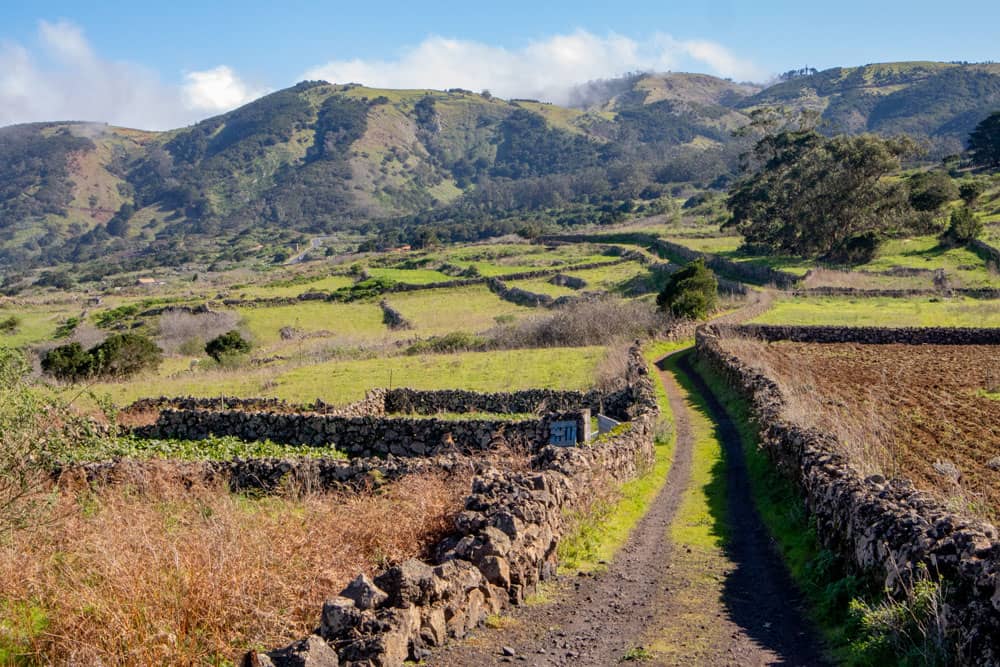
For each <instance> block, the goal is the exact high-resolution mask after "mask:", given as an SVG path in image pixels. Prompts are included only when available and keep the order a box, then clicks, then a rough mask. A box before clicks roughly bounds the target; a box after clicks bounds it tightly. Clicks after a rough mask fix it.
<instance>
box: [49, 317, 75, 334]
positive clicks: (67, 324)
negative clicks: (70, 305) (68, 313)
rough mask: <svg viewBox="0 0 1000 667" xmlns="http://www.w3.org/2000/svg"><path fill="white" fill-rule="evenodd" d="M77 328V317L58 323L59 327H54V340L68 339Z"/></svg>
mask: <svg viewBox="0 0 1000 667" xmlns="http://www.w3.org/2000/svg"><path fill="white" fill-rule="evenodd" d="M78 326H80V318H79V317H68V318H66V320H64V321H63V322H60V323H59V326H57V327H56V332H55V335H54V337H55V338H56V340H59V339H61V338H69V337H70V336H71V335H72V334H73V332H74V331H76V328H77V327H78Z"/></svg>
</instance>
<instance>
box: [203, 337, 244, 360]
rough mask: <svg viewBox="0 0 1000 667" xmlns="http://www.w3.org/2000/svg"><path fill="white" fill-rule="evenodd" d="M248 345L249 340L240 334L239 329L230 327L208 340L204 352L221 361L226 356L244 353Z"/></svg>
mask: <svg viewBox="0 0 1000 667" xmlns="http://www.w3.org/2000/svg"><path fill="white" fill-rule="evenodd" d="M250 347H251V345H250V341H248V340H247V339H246V338H244V337H243V336H241V335H240V332H239V331H237V330H236V329H232V330H230V331H227V332H226V333H224V334H222V335H221V336H217V337H215V338H213V339H212V340H210V341H208V345H206V346H205V353H206V354H207V355H208V356H210V357H212V358H213V359H215V360H216V361H218V362H220V363H221V362H222V361H223V360H224V359H226V358H232V357H236V356H238V355H241V354H246V353H247V352H249V351H250Z"/></svg>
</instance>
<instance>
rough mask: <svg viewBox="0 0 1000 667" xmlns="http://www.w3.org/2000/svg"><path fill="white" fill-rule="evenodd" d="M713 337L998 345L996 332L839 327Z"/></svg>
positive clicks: (736, 329)
mask: <svg viewBox="0 0 1000 667" xmlns="http://www.w3.org/2000/svg"><path fill="white" fill-rule="evenodd" d="M712 330H713V332H714V333H715V334H716V335H722V336H742V337H745V338H756V339H758V340H763V341H767V342H776V341H782V340H787V341H791V342H794V343H864V344H868V345H890V344H893V343H900V344H904V345H1000V328H998V329H987V328H965V327H840V326H782V325H768V324H741V325H716V326H714V327H713V329H712Z"/></svg>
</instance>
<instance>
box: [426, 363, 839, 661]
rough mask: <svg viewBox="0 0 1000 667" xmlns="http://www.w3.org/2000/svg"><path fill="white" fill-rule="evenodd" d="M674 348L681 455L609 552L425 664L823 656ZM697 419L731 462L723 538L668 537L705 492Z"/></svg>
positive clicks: (728, 431)
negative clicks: (596, 567)
mask: <svg viewBox="0 0 1000 667" xmlns="http://www.w3.org/2000/svg"><path fill="white" fill-rule="evenodd" d="M678 354H679V356H678V358H677V361H676V364H669V363H668V362H667V360H666V359H663V360H661V361H660V362H659V363H658V367H659V369H660V371H659V376H660V380H661V381H662V382H663V385H664V387H665V389H666V391H667V396H668V398H669V400H670V403H671V406H672V409H673V413H674V420H675V428H676V432H677V441H676V446H675V448H674V453H673V462H672V465H671V468H670V471H669V474H668V478H667V481H666V483H665V485H664V486H663V488H662V490H661V491H660V493H659V494H658V496H657V497H656V499H655V500H654V501H653V503H652V504H651V506H650V508H649V510H648V512H647V513H646V515H645V516H644V517H643V518H642V519H641V520H640V521H639V523H638V524H637V525H636V526H635V528H634V529H633V531H632V533H631V534H630V536H629V539H628V541H627V542H626V544H625V545H624V547H623V548H622V549H621V550H620V552H619V553H618V555H617V556H616V557H615V559H614V560H613V562H611V563H609V564H608V566H607V569H606V570H605V571H603V572H600V573H597V574H595V575H588V576H579V577H574V578H571V579H568V580H567V579H566V578H564V579H563V580H562V581H561V582H560V584H559V585H558V586H557V587H556V591H555V592H554V593H553V594H552V596H551V597H552V599H551V600H549V601H546V602H545V603H540V604H534V605H528V606H524V607H522V608H519V609H517V610H515V611H514V612H513V614H512V616H511V618H510V622H509V624H506V625H505V627H501V628H494V629H484V630H482V631H480V632H479V633H477V635H476V636H474V637H472V638H470V639H467V640H465V641H463V642H460V643H457V644H454V645H451V646H448V647H446V648H444V649H442V650H440V651H438V652H436V653H435V654H434V655H433V656H432V657H431V658H430V659H428V660H427V661H426V664H428V665H440V666H446V667H458V666H465V665H500V664H507V663H521V664H529V665H539V666H550V667H554V666H564V665H572V666H573V667H605V666H609V665H615V664H617V663H619V662H621V661H622V660H623V658H625V656H626V655H631V656H632V657H633V658H640V657H641V658H643V659H644V660H646V664H663V665H668V664H670V665H673V664H677V665H680V664H684V665H692V664H697V665H821V664H823V663H824V659H823V656H822V652H821V649H820V643H819V641H818V640H817V638H816V635H815V633H814V632H813V631H812V629H811V628H810V627H809V624H808V623H807V622H806V621H805V619H804V617H803V616H802V613H801V606H800V599H799V595H798V593H797V591H796V588H795V586H794V585H793V583H792V581H791V579H790V577H789V575H788V573H787V571H786V570H785V568H784V565H783V564H782V562H781V559H780V557H779V556H778V555H777V554H776V553H775V552H774V550H773V548H772V545H771V542H770V538H769V537H768V534H767V531H766V529H765V528H764V526H763V524H762V523H761V520H760V518H759V516H758V515H757V512H756V509H755V508H754V505H753V502H752V498H751V495H750V487H749V481H748V479H747V471H746V466H745V462H744V459H743V451H742V446H741V441H740V438H739V434H738V432H737V430H736V428H735V426H734V425H733V423H732V422H731V421H730V419H729V417H728V416H727V415H726V413H725V410H724V409H723V408H722V405H721V404H720V403H719V401H718V400H717V399H716V397H715V396H713V395H712V394H711V392H710V390H709V389H708V387H707V386H706V385H705V383H704V381H703V380H702V379H701V377H699V376H698V375H697V373H696V372H695V371H694V369H693V368H692V367H691V365H690V353H689V352H687V351H684V352H681V353H678ZM685 387H687V388H685ZM690 391H693V392H696V393H697V394H699V395H700V396H701V397H702V399H703V403H696V402H693V401H692V395H691V393H689V392H690ZM699 419H700V420H703V421H702V423H703V424H705V423H710V424H711V423H714V431H715V433H714V435H715V437H716V439H717V440H718V441H719V443H720V445H721V448H722V452H723V461H724V462H725V465H724V471H713V473H715V474H718V473H719V472H721V474H722V476H724V479H725V489H726V491H725V496H724V499H725V504H726V508H725V510H723V514H724V515H725V516H724V518H723V517H716V520H717V521H720V520H721V521H724V522H725V523H726V525H727V526H728V529H727V531H726V537H727V539H726V540H725V543H724V546H707V547H706V546H704V545H694V546H687V545H685V544H682V543H675V541H674V539H673V538H672V536H671V532H672V527H673V524H674V523H675V521H676V520H677V517H678V511H679V509H680V508H681V507H682V505H683V504H684V502H685V499H686V498H688V497H689V496H690V495H691V494H698V493H705V489H704V488H699V487H698V486H697V485H696V484H694V483H693V481H692V468H693V466H694V465H695V461H694V452H695V444H696V437H699V436H698V434H697V433H696V429H695V428H694V426H693V424H694V422H695V420H699ZM706 420H707V421H706ZM645 647H651V649H652V650H649V649H647V648H645ZM505 649H506V651H505ZM505 653H506V654H507V655H505ZM510 654H512V655H510Z"/></svg>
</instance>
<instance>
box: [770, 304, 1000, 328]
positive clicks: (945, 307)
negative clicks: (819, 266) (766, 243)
mask: <svg viewBox="0 0 1000 667" xmlns="http://www.w3.org/2000/svg"><path fill="white" fill-rule="evenodd" d="M753 321H754V322H756V323H759V324H830V325H833V324H836V325H845V326H886V327H907V326H913V327H1000V301H980V300H976V299H968V298H956V299H946V300H939V301H932V300H930V299H928V298H926V297H922V298H916V299H890V298H875V299H845V298H840V297H823V298H779V299H778V300H777V301H776V302H775V303H774V305H773V306H772V307H771V309H770V310H768V311H767V312H765V313H764V314H763V315H761V316H759V317H757V318H756V319H754V320H753Z"/></svg>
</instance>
